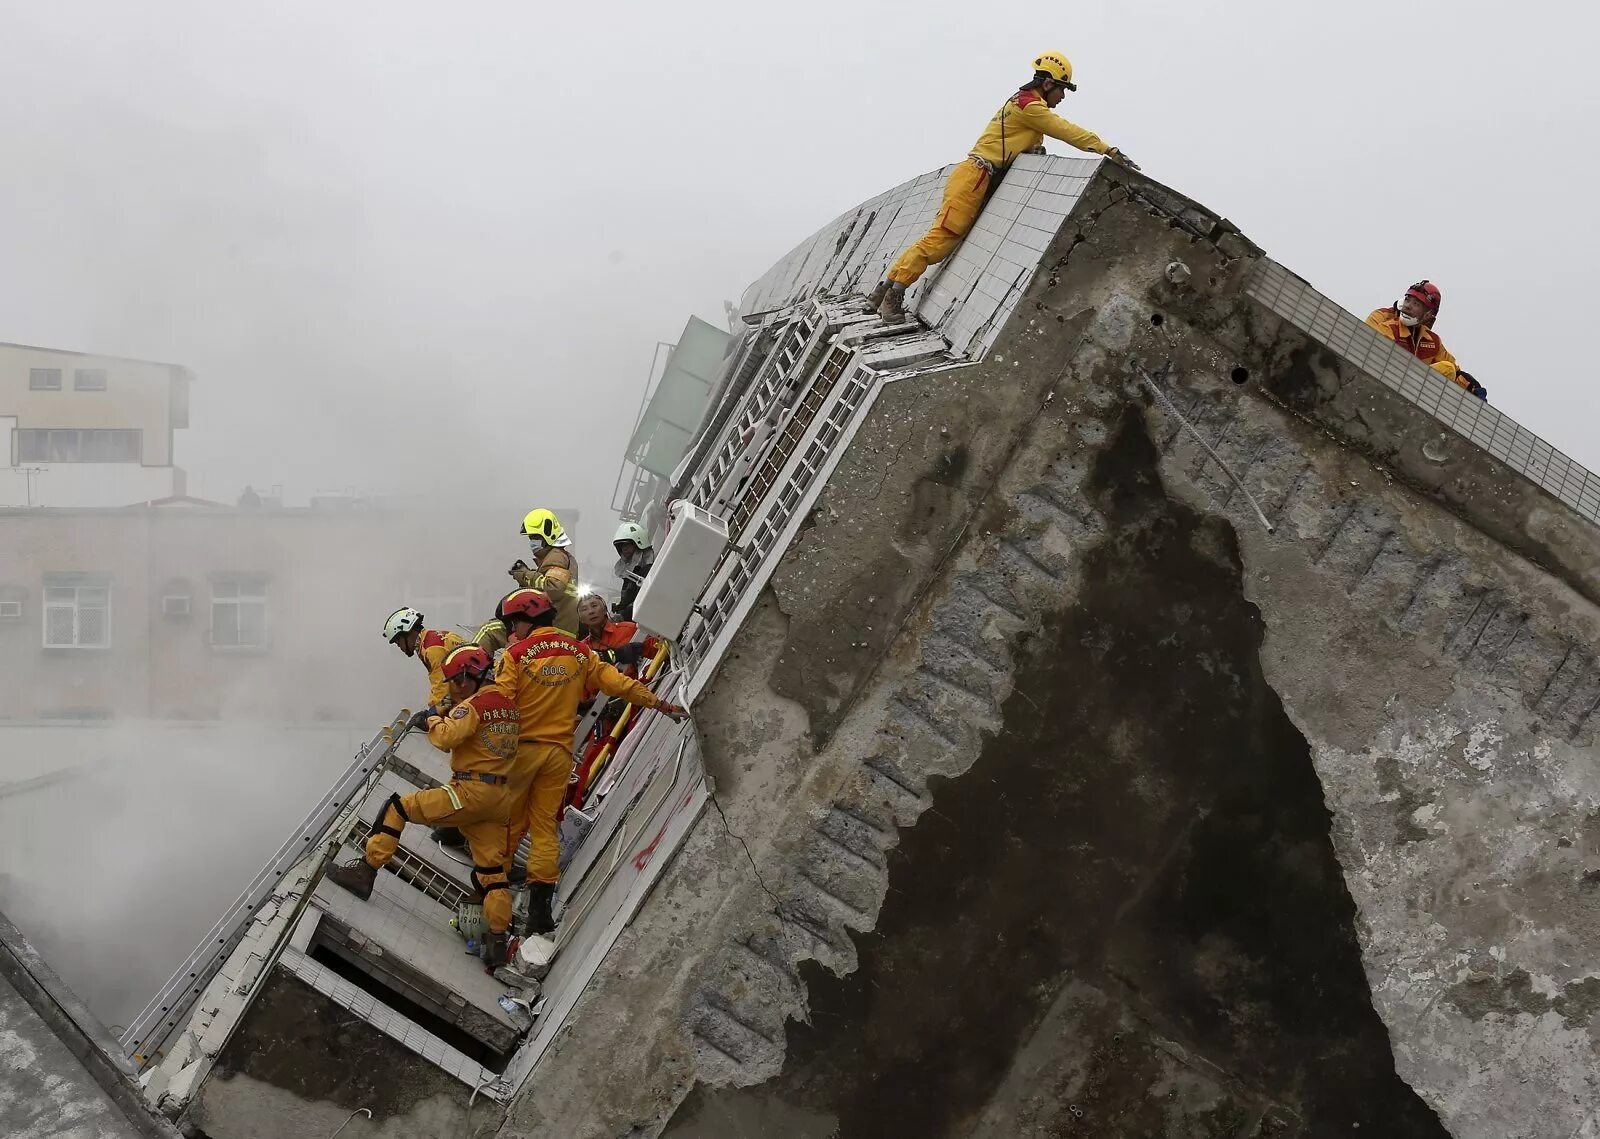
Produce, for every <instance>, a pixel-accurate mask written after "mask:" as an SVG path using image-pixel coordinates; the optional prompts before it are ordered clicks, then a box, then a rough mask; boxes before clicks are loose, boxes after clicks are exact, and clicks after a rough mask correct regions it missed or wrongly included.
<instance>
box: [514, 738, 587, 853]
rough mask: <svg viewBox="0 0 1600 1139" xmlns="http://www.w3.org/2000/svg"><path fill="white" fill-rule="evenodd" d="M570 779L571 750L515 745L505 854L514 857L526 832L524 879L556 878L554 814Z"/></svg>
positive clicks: (557, 847)
mask: <svg viewBox="0 0 1600 1139" xmlns="http://www.w3.org/2000/svg"><path fill="white" fill-rule="evenodd" d="M571 779H572V751H571V749H570V748H565V747H562V746H561V745H560V744H546V743H533V742H530V741H526V740H524V741H523V742H522V743H520V744H518V745H517V760H516V765H515V767H513V768H512V773H511V797H512V800H513V801H512V806H511V822H510V823H509V824H508V826H507V832H508V833H507V835H506V857H507V858H508V859H511V858H515V857H516V853H517V847H519V846H521V845H522V836H523V835H525V834H526V835H528V836H530V837H529V846H528V881H530V882H548V883H551V884H554V883H555V881H556V879H557V878H559V877H560V871H559V870H558V868H557V863H558V862H559V860H560V854H561V844H560V842H559V841H558V840H557V839H556V815H557V814H559V813H560V811H561V804H562V803H564V802H565V801H566V798H567V783H568V782H569V781H570V780H571Z"/></svg>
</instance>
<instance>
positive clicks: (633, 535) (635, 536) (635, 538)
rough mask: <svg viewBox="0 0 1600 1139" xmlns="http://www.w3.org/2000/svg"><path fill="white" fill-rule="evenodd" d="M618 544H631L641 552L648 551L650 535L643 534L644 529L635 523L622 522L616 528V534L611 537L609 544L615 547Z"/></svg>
mask: <svg viewBox="0 0 1600 1139" xmlns="http://www.w3.org/2000/svg"><path fill="white" fill-rule="evenodd" d="M618 542H632V543H633V544H634V545H635V546H638V547H639V548H640V549H641V550H648V549H649V548H650V535H649V534H647V533H645V529H644V527H643V526H641V525H639V524H638V523H637V522H624V523H623V524H622V525H621V526H618V527H617V532H616V533H615V534H613V535H611V544H612V545H613V546H615V545H616V544H617V543H618Z"/></svg>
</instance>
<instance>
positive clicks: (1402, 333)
mask: <svg viewBox="0 0 1600 1139" xmlns="http://www.w3.org/2000/svg"><path fill="white" fill-rule="evenodd" d="M1443 300H1444V297H1443V296H1442V295H1441V294H1440V292H1439V286H1438V285H1435V284H1434V283H1433V282H1432V281H1426V280H1424V281H1418V282H1417V283H1416V284H1415V285H1412V286H1411V287H1410V288H1409V289H1407V290H1406V292H1405V296H1403V297H1401V298H1400V299H1399V300H1397V301H1395V303H1394V304H1392V305H1390V306H1389V307H1388V308H1377V309H1373V310H1372V312H1371V313H1370V314H1369V315H1368V316H1367V324H1368V325H1370V326H1371V327H1373V328H1375V329H1377V330H1378V331H1379V332H1381V333H1383V335H1384V336H1387V337H1388V338H1389V339H1390V340H1393V341H1394V342H1395V343H1396V344H1398V345H1399V346H1400V347H1402V348H1404V349H1405V350H1406V351H1407V352H1409V353H1411V354H1412V355H1413V356H1415V357H1416V358H1417V359H1419V360H1421V361H1422V362H1423V363H1424V364H1426V365H1428V367H1430V368H1432V369H1433V370H1434V371H1435V372H1438V373H1439V374H1440V375H1441V376H1443V377H1444V378H1445V379H1447V380H1449V381H1450V382H1452V383H1454V384H1457V385H1459V386H1461V387H1463V388H1466V389H1467V390H1468V391H1472V390H1473V388H1474V387H1476V386H1477V383H1476V381H1475V380H1473V379H1472V377H1471V376H1468V377H1467V379H1466V380H1465V381H1463V380H1462V378H1461V366H1460V365H1459V364H1457V363H1456V358H1455V357H1454V356H1452V355H1450V353H1449V351H1447V350H1446V348H1445V346H1444V341H1443V340H1440V339H1439V334H1438V333H1437V332H1435V331H1434V330H1433V322H1434V321H1435V320H1437V319H1438V318H1439V305H1440V303H1441V302H1442V301H1443ZM1473 394H1474V395H1476V394H1477V393H1476V392H1473ZM1484 394H1485V395H1487V394H1488V393H1487V392H1485V393H1484Z"/></svg>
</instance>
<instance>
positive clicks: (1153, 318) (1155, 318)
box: [1150, 312, 1167, 328]
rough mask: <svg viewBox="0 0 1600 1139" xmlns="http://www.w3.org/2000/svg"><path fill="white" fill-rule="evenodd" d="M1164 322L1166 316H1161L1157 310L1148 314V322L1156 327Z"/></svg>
mask: <svg viewBox="0 0 1600 1139" xmlns="http://www.w3.org/2000/svg"><path fill="white" fill-rule="evenodd" d="M1166 322H1167V318H1166V317H1164V316H1162V315H1161V314H1160V313H1159V312H1153V313H1151V314H1150V323H1151V324H1153V325H1155V326H1156V327H1157V328H1160V327H1161V326H1162V325H1163V324H1165V323H1166Z"/></svg>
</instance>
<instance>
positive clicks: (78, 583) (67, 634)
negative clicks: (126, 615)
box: [44, 574, 111, 649]
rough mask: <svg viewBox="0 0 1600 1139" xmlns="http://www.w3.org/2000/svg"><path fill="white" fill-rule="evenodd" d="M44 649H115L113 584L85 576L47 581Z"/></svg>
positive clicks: (63, 576)
mask: <svg viewBox="0 0 1600 1139" xmlns="http://www.w3.org/2000/svg"><path fill="white" fill-rule="evenodd" d="M44 647H45V648H47V649H107V648H110V647H111V583H110V582H109V581H107V580H106V579H105V578H96V577H91V576H86V575H84V574H51V575H49V576H47V577H46V578H45V579H44Z"/></svg>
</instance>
